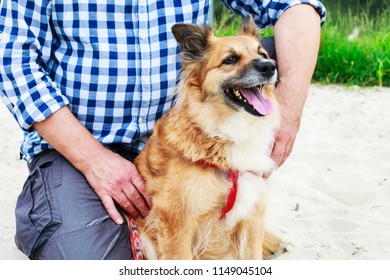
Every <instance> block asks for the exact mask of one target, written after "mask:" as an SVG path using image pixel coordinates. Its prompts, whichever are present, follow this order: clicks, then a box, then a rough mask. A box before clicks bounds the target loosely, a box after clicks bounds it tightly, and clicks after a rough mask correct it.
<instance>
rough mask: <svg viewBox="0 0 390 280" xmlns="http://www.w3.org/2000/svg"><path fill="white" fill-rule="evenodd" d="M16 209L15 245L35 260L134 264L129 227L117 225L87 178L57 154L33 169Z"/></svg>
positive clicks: (47, 155) (47, 154) (42, 159)
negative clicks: (128, 261)
mask: <svg viewBox="0 0 390 280" xmlns="http://www.w3.org/2000/svg"><path fill="white" fill-rule="evenodd" d="M29 169H30V176H29V178H28V179H27V181H26V184H25V185H24V187H23V191H22V193H21V195H20V196H19V198H18V202H17V207H16V226H17V233H16V243H17V246H18V247H19V248H20V249H21V250H22V251H23V252H24V253H25V254H27V255H28V256H30V258H33V259H131V258H132V257H131V249H130V243H129V229H128V227H127V224H126V223H124V224H123V225H117V224H115V223H114V222H113V221H112V220H111V219H110V217H109V216H108V214H107V212H106V210H105V209H104V207H103V205H102V203H101V201H100V199H99V197H98V196H97V195H96V193H95V192H94V191H93V189H92V188H91V187H90V186H89V184H88V182H87V181H86V179H85V177H84V176H83V175H82V174H81V173H80V172H79V171H77V170H76V169H75V168H74V167H73V166H72V165H71V164H70V163H69V162H68V161H67V160H66V159H65V158H64V157H62V156H61V155H60V154H59V153H57V152H56V151H54V150H52V151H46V152H43V154H42V155H38V156H37V158H36V159H35V160H34V161H33V162H32V164H30V165H29Z"/></svg>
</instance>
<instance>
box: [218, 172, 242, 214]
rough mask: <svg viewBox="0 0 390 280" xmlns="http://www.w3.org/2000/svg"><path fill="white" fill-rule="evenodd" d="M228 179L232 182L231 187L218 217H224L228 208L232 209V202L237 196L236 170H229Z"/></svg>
mask: <svg viewBox="0 0 390 280" xmlns="http://www.w3.org/2000/svg"><path fill="white" fill-rule="evenodd" d="M229 180H230V182H232V187H231V188H230V190H229V194H228V197H227V200H226V203H225V206H224V207H223V209H222V211H221V215H220V216H219V218H220V219H223V218H225V216H226V214H227V213H229V211H230V210H232V208H233V206H234V202H236V197H237V187H238V183H237V182H238V170H230V171H229Z"/></svg>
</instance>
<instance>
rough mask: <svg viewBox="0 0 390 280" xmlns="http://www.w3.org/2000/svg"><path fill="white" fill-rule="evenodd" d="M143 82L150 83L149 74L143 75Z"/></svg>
mask: <svg viewBox="0 0 390 280" xmlns="http://www.w3.org/2000/svg"><path fill="white" fill-rule="evenodd" d="M142 82H143V83H144V84H149V83H150V78H149V76H143V77H142Z"/></svg>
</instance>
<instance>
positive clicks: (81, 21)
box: [0, 0, 325, 160]
mask: <svg viewBox="0 0 390 280" xmlns="http://www.w3.org/2000/svg"><path fill="white" fill-rule="evenodd" d="M224 2H225V4H226V5H227V6H228V7H229V8H231V9H232V10H233V11H235V12H237V13H239V14H241V15H243V16H245V15H247V14H248V13H251V14H252V15H253V16H254V18H255V20H256V21H257V23H258V24H259V26H260V27H264V26H266V25H274V24H275V22H276V21H277V19H278V18H279V17H280V15H281V14H282V13H283V12H284V11H285V10H287V9H288V8H289V7H291V6H293V5H296V4H300V3H307V4H311V5H312V6H313V7H315V8H316V10H317V11H318V13H319V14H320V15H321V16H322V21H324V20H325V8H324V7H323V5H322V4H321V3H320V2H319V1H316V0H307V1H304V0H303V1H297V0H290V1H289V0H279V1H270V0H266V1H256V0H252V1H227V0H226V1H224ZM0 13H1V14H0V94H1V96H2V98H3V101H4V103H5V104H6V105H7V107H8V109H9V110H10V111H11V112H12V113H13V115H14V117H15V119H16V120H17V122H18V123H19V125H20V127H21V128H22V129H23V130H24V132H25V138H24V141H23V144H22V147H21V152H22V153H23V154H24V157H25V159H26V160H31V158H32V157H33V156H34V155H36V154H38V153H39V152H40V151H42V150H45V149H49V148H51V147H50V145H49V144H48V143H47V142H45V140H43V139H42V138H41V136H40V135H39V134H38V133H37V132H36V131H35V130H34V129H33V128H32V125H33V124H34V123H35V122H39V121H42V120H45V119H46V118H47V117H49V116H50V115H51V114H53V113H54V112H56V111H57V110H59V109H60V108H61V107H63V106H69V108H70V110H71V111H72V112H73V114H74V115H75V116H76V117H77V119H78V120H79V121H80V122H81V123H82V124H83V125H84V126H85V127H86V128H87V129H88V130H89V131H90V132H91V133H92V134H93V136H94V137H95V138H96V139H98V140H99V141H100V142H101V143H103V144H107V145H109V144H113V143H123V144H126V145H127V147H128V148H129V149H131V150H134V151H136V152H137V151H140V150H141V149H142V147H143V146H144V143H145V141H146V140H147V137H148V135H149V134H150V133H151V131H152V129H153V126H154V123H155V121H156V120H157V119H158V118H160V117H161V116H162V115H163V114H164V113H166V112H167V111H168V109H169V108H170V107H171V105H172V101H173V93H174V88H175V86H176V81H177V77H178V74H179V71H180V64H179V63H178V61H177V54H178V51H179V50H178V47H177V44H176V41H175V39H174V37H173V35H172V33H171V26H172V25H173V24H175V23H177V22H188V23H197V24H203V23H205V22H206V20H207V16H208V13H209V1H208V0H206V1H194V0H184V1H160V0H138V1H128V0H79V1H66V0H13V1H12V0H2V1H1V11H0Z"/></svg>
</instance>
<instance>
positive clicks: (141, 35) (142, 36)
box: [139, 32, 146, 40]
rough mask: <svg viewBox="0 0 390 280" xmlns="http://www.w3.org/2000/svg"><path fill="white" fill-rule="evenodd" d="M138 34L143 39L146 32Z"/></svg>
mask: <svg viewBox="0 0 390 280" xmlns="http://www.w3.org/2000/svg"><path fill="white" fill-rule="evenodd" d="M139 36H140V38H141V40H145V38H146V34H145V33H144V32H142V33H141V34H140V35H139Z"/></svg>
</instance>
